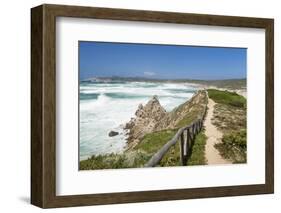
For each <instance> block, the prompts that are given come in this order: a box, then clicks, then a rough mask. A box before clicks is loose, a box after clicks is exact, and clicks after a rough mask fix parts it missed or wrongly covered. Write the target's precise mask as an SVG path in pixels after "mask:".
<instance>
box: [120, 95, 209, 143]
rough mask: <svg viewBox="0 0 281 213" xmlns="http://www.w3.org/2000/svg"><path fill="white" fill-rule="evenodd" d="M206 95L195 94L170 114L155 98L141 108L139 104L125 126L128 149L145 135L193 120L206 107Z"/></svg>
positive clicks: (173, 127) (177, 126)
mask: <svg viewBox="0 0 281 213" xmlns="http://www.w3.org/2000/svg"><path fill="white" fill-rule="evenodd" d="M206 101H207V99H206V93H205V92H204V91H199V92H197V93H196V94H195V95H194V96H193V97H192V98H191V99H190V100H188V101H186V102H185V103H183V104H181V105H180V106H178V107H177V108H175V109H174V110H173V111H171V112H166V111H165V109H164V108H163V107H162V106H161V104H160V102H159V100H158V98H157V96H153V98H152V99H151V100H150V101H149V102H148V103H147V104H146V105H145V106H143V105H142V104H140V105H139V106H138V109H137V111H136V113H135V116H136V117H134V118H131V120H130V121H129V122H128V123H127V124H126V125H125V129H127V130H128V139H127V141H128V149H130V148H132V147H134V146H135V145H137V144H138V142H139V141H140V140H141V139H142V138H143V137H144V136H145V135H146V134H147V133H151V132H154V131H161V130H164V129H177V128H180V127H182V126H181V125H185V124H186V123H187V122H189V121H192V120H195V119H196V118H197V117H198V116H200V113H201V114H202V112H203V109H204V108H205V106H206V104H207V103H206Z"/></svg>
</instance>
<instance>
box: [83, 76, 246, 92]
mask: <svg viewBox="0 0 281 213" xmlns="http://www.w3.org/2000/svg"><path fill="white" fill-rule="evenodd" d="M81 82H93V83H120V82H163V83H165V82H167V83H190V84H199V85H201V86H206V87H210V86H213V87H219V88H227V89H245V88H246V79H245V78H243V79H223V80H198V79H157V78H145V77H120V76H112V77H93V78H88V79H84V80H81Z"/></svg>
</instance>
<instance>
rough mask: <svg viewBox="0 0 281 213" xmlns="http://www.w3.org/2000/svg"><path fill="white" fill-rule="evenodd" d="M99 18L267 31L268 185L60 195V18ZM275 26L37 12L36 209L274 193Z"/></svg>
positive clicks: (54, 8)
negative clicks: (58, 92)
mask: <svg viewBox="0 0 281 213" xmlns="http://www.w3.org/2000/svg"><path fill="white" fill-rule="evenodd" d="M57 17H73V18H95V19H110V20H126V21H144V22H158V23H177V24H194V25H210V26H230V27H247V28H261V29H265V34H266V41H265V43H266V50H265V51H266V53H265V54H266V58H265V61H266V73H265V75H266V121H265V122H266V137H265V144H266V146H265V154H266V155H265V156H266V159H265V162H266V163H265V164H266V168H265V174H266V177H265V184H258V185H241V186H221V187H208V188H192V189H171V190H158V191H134V192H122V193H103V194H87V195H83V194H81V195H69V196H57V195H56V66H55V65H56V40H55V38H56V36H55V35H56V18H57ZM273 30H274V21H273V19H265V18H248V17H233V16H218V15H199V14H186V13H170V12H155V11H141V10H126V9H110V8H94V7H80V6H64V5H47V4H44V5H41V6H38V7H35V8H32V9H31V203H32V204H33V205H36V206H39V207H42V208H53V207H67V206H84V205H99V204H114V203H132V202H147V201H163V200H178V199H191V198H208V197H220V196H237V195H253V194H267V193H273V191H274V110H273V109H274V31H273Z"/></svg>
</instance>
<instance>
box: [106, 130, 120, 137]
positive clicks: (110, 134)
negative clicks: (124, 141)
mask: <svg viewBox="0 0 281 213" xmlns="http://www.w3.org/2000/svg"><path fill="white" fill-rule="evenodd" d="M116 135H119V132H115V131H110V132H109V133H108V136H109V137H114V136H116Z"/></svg>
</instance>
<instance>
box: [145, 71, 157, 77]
mask: <svg viewBox="0 0 281 213" xmlns="http://www.w3.org/2000/svg"><path fill="white" fill-rule="evenodd" d="M143 74H144V75H145V76H153V75H155V74H156V73H155V72H143Z"/></svg>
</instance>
